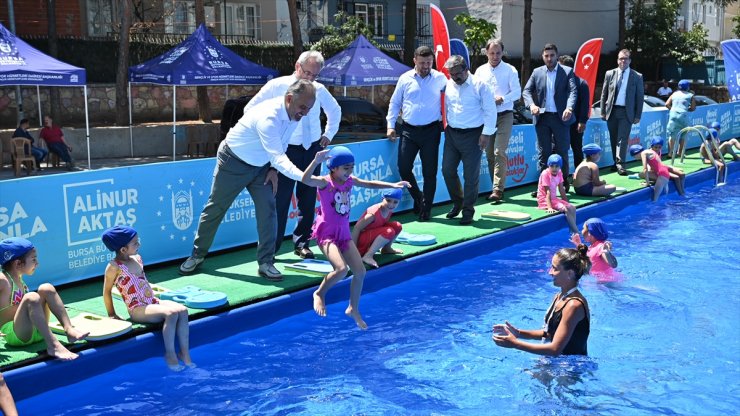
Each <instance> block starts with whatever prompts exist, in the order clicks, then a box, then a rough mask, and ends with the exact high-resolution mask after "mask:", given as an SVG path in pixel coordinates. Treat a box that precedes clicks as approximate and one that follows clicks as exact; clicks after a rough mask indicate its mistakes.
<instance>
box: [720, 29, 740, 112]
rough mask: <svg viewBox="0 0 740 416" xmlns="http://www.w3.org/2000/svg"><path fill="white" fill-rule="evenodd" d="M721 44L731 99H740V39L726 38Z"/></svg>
mask: <svg viewBox="0 0 740 416" xmlns="http://www.w3.org/2000/svg"><path fill="white" fill-rule="evenodd" d="M721 45H722V54H723V55H724V57H725V79H726V80H727V90H728V92H729V93H730V101H731V102H732V101H740V40H738V39H730V40H726V41H724V42H722V43H721Z"/></svg>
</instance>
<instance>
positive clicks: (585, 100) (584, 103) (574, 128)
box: [560, 55, 591, 171]
mask: <svg viewBox="0 0 740 416" xmlns="http://www.w3.org/2000/svg"><path fill="white" fill-rule="evenodd" d="M560 65H563V66H567V67H568V68H573V57H572V56H570V55H563V56H561V57H560ZM573 78H574V79H575V81H576V87H577V88H578V98H576V107H575V111H574V112H573V115H574V116H575V117H576V122H575V123H573V124H571V125H570V149H571V150H572V151H573V164H574V165H575V166H578V165H580V164H581V162H582V161H583V132H584V131H585V130H586V122H587V121H588V113H589V111H588V110H589V108H588V107H589V105H590V104H591V103H590V100H589V99H590V98H591V94H590V91H589V89H588V82H586V80H584V79H582V78H580V77H578V75H576V74H575V71H574V73H573ZM574 171H575V168H574Z"/></svg>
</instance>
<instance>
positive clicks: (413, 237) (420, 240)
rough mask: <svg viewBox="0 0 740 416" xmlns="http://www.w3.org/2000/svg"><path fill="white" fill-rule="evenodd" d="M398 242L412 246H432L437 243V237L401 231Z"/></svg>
mask: <svg viewBox="0 0 740 416" xmlns="http://www.w3.org/2000/svg"><path fill="white" fill-rule="evenodd" d="M396 242H397V243H401V244H408V245H410V246H430V245H432V244H436V243H437V237H435V236H433V235H431V234H411V233H407V232H406V231H401V233H400V234H398V237H396Z"/></svg>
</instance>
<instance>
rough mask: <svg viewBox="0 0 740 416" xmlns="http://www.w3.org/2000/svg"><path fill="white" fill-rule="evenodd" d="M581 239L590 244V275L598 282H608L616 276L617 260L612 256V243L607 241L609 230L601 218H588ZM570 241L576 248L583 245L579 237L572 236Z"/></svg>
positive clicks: (576, 235)
mask: <svg viewBox="0 0 740 416" xmlns="http://www.w3.org/2000/svg"><path fill="white" fill-rule="evenodd" d="M581 232H582V233H583V239H584V240H586V242H587V243H589V244H590V246H589V247H588V253H587V255H588V259H589V260H590V261H591V270H590V272H589V273H590V274H592V275H594V276H596V278H597V279H598V280H599V281H604V280H609V279H610V278H612V277H614V276H616V272H615V271H614V268H615V267H617V258H616V257H614V254H612V243H611V242H610V241H608V238H609V230H608V229H607V228H606V223H605V222H604V221H602V220H601V218H589V219H588V220H586V222H585V223H583V230H582V231H581ZM570 241H572V242H573V244H575V245H576V247H578V246H580V245H581V244H583V243H582V242H581V236H580V235H578V234H573V236H572V237H571V239H570Z"/></svg>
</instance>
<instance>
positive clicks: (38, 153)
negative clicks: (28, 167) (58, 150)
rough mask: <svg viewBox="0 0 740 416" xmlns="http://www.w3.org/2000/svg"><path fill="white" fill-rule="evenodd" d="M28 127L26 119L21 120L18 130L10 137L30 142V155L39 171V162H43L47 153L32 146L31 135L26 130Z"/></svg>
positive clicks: (28, 123)
mask: <svg viewBox="0 0 740 416" xmlns="http://www.w3.org/2000/svg"><path fill="white" fill-rule="evenodd" d="M30 126H31V123H30V122H29V121H28V119H27V118H24V119H22V120H21V122H20V123H19V124H18V128H17V129H15V132H13V136H12V137H23V138H26V139H28V140H29V141H30V142H31V154H32V155H33V158H34V159H36V169H37V170H41V161H42V160H44V158H45V157H46V155H48V154H49V152H48V151H47V150H46V149H42V148H40V147H36V146H34V145H33V135H31V132H29V131H28V128H29V127H30Z"/></svg>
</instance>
